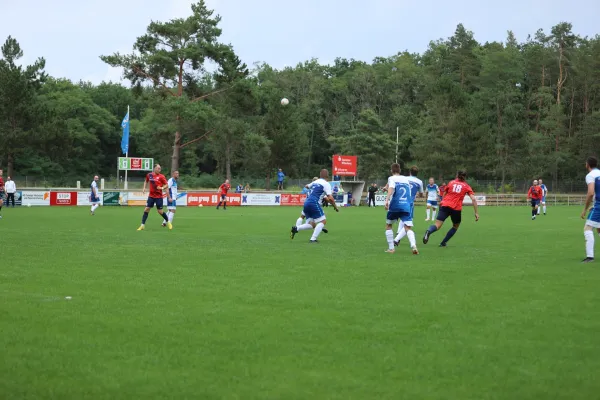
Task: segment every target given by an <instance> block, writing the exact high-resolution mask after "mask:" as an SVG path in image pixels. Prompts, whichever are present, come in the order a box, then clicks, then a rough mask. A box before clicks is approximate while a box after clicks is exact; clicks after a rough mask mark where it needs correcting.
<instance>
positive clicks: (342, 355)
mask: <svg viewBox="0 0 600 400" xmlns="http://www.w3.org/2000/svg"><path fill="white" fill-rule="evenodd" d="M299 212H300V208H295V207H289V208H287V207H281V208H280V207H263V208H261V207H237V208H233V207H231V208H229V209H228V210H227V211H222V210H219V211H217V210H215V209H214V208H212V207H211V208H209V207H204V208H190V209H186V208H182V209H180V210H178V213H177V216H176V218H175V221H174V229H173V231H168V230H167V229H166V228H161V227H160V219H159V217H158V216H157V215H156V213H155V212H153V213H151V214H150V217H149V219H148V223H147V225H146V231H143V232H137V231H136V228H137V227H138V226H139V223H140V219H141V214H142V209H141V208H138V207H136V208H131V207H130V208H127V207H123V208H119V207H114V208H111V207H103V208H100V209H99V210H97V212H96V214H97V215H96V216H94V217H91V216H89V209H88V208H87V207H79V208H59V207H53V208H20V209H14V210H13V209H9V210H6V209H3V215H4V219H3V220H0V233H1V235H2V239H1V241H0V254H1V257H0V259H1V266H0V274H1V280H0V348H1V349H2V356H0V398H2V399H25V398H30V399H33V398H56V399H185V398H187V399H192V398H194V399H384V398H385V399H511V400H514V399H592V398H598V397H599V396H600V380H599V379H598V377H599V375H600V297H599V287H600V264H595V263H591V264H581V263H580V260H581V259H583V258H584V256H585V254H584V253H585V252H584V240H583V234H582V231H583V221H581V220H580V219H579V213H580V212H581V209H580V207H552V208H549V209H548V212H549V215H548V216H547V217H544V216H541V217H538V219H537V220H536V221H531V220H530V215H531V214H530V209H529V208H528V207H514V208H493V207H489V208H486V207H482V208H481V210H480V215H481V220H480V221H479V222H477V223H476V222H475V221H474V218H473V217H472V215H473V214H472V208H470V207H468V208H466V209H465V211H464V212H463V225H462V226H461V228H460V230H459V231H458V233H457V234H456V235H455V236H454V238H453V239H452V240H451V241H450V242H449V245H448V247H447V248H439V247H437V245H438V244H439V242H440V241H441V240H442V238H443V236H444V235H445V232H446V231H447V230H448V229H449V228H450V224H449V223H447V224H446V225H445V226H444V227H443V228H442V232H437V233H435V234H434V235H433V236H432V238H431V240H430V242H429V244H428V245H423V244H422V241H421V238H422V235H423V232H424V230H425V229H426V227H427V226H428V225H427V224H426V223H425V222H424V214H425V210H424V208H423V207H418V208H417V210H416V214H417V215H416V227H415V230H416V232H417V239H418V241H417V244H418V246H419V250H420V252H421V254H420V255H418V256H413V255H412V254H411V252H410V248H409V246H408V243H407V241H406V239H404V241H403V242H402V243H401V244H400V247H398V248H397V252H396V253H395V254H386V253H384V250H385V249H386V241H385V236H384V229H385V212H384V209H383V207H379V208H376V209H369V208H365V207H361V208H345V209H342V210H341V211H340V213H339V214H338V213H335V212H333V210H332V209H331V208H329V209H327V210H326V212H327V213H328V215H329V220H328V225H327V227H328V228H329V230H330V232H329V234H322V235H321V237H320V243H319V244H309V243H308V239H309V236H310V234H309V233H308V232H300V233H299V234H298V235H297V236H296V238H295V239H294V240H290V238H289V230H290V227H291V225H292V224H293V223H294V222H295V220H296V218H297V216H298V214H299ZM66 296H72V300H66V299H65V297H66Z"/></svg>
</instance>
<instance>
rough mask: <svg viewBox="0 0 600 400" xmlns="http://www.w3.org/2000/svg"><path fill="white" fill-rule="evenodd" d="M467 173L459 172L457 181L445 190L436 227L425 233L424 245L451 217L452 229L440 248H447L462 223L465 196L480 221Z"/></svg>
mask: <svg viewBox="0 0 600 400" xmlns="http://www.w3.org/2000/svg"><path fill="white" fill-rule="evenodd" d="M466 179H467V173H466V172H465V171H458V172H457V173H456V179H455V180H453V181H450V183H449V184H448V185H447V186H446V187H445V188H444V193H443V200H442V204H441V205H440V211H439V212H438V216H437V220H436V221H435V224H434V225H431V226H430V227H429V228H428V229H427V231H426V232H425V236H423V244H427V242H428V241H429V236H430V235H431V234H432V233H433V232H435V231H437V230H439V229H440V228H441V227H442V225H444V221H445V220H446V218H448V217H450V219H451V220H452V228H450V230H449V231H448V233H447V234H446V237H445V238H444V240H442V243H440V247H446V244H447V243H448V241H449V240H450V239H451V238H452V236H454V234H455V233H456V231H457V230H458V227H459V226H460V223H461V221H462V206H463V201H464V199H465V196H469V197H470V198H471V201H472V202H473V209H474V211H475V221H479V214H478V212H477V211H478V210H477V200H476V199H475V194H474V193H473V189H471V186H469V184H468V183H467V180H466Z"/></svg>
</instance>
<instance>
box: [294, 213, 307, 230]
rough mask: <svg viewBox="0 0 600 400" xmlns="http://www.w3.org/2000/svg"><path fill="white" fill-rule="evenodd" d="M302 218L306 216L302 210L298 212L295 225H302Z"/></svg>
mask: <svg viewBox="0 0 600 400" xmlns="http://www.w3.org/2000/svg"><path fill="white" fill-rule="evenodd" d="M304 218H306V215H304V211H302V212H300V216H299V217H298V219H297V220H296V226H300V225H302V222H303V221H304Z"/></svg>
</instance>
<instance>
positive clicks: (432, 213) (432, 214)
mask: <svg viewBox="0 0 600 400" xmlns="http://www.w3.org/2000/svg"><path fill="white" fill-rule="evenodd" d="M435 212H436V210H435V208H434V209H433V210H431V220H432V221H435Z"/></svg>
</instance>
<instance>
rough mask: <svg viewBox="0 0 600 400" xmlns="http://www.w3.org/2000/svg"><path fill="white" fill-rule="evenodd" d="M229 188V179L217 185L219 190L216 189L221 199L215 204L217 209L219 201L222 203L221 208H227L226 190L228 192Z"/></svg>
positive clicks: (219, 205)
mask: <svg viewBox="0 0 600 400" xmlns="http://www.w3.org/2000/svg"><path fill="white" fill-rule="evenodd" d="M229 189H231V185H230V184H229V179H225V183H223V184H222V185H221V186H219V190H218V191H217V192H218V193H219V195H220V196H221V200H220V201H219V204H217V210H218V209H219V207H221V203H223V210H227V192H229Z"/></svg>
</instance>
